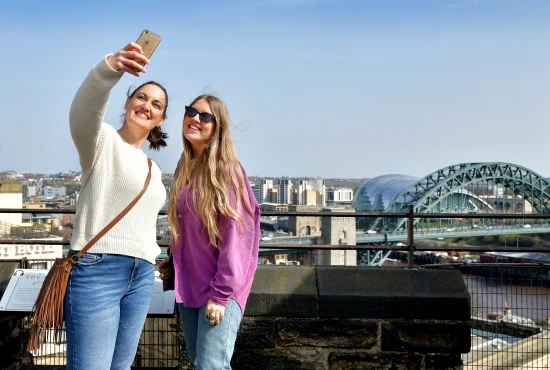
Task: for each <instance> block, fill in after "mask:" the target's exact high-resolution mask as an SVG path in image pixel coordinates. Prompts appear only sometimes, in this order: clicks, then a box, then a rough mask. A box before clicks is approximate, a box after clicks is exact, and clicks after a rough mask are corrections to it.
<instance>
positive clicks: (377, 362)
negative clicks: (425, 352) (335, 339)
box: [328, 352, 422, 370]
mask: <svg viewBox="0 0 550 370" xmlns="http://www.w3.org/2000/svg"><path fill="white" fill-rule="evenodd" d="M421 366H422V356H420V355H413V354H385V353H384V354H376V353H364V352H331V353H330V354H329V356H328V368H329V370H367V369H368V370H388V369H407V370H421V369H422V367H421Z"/></svg>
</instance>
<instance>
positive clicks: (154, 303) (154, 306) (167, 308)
mask: <svg viewBox="0 0 550 370" xmlns="http://www.w3.org/2000/svg"><path fill="white" fill-rule="evenodd" d="M175 303H176V292H174V291H173V290H169V291H167V292H163V291H162V280H161V279H160V272H159V271H155V287H154V288H153V299H152V300H151V305H150V306H149V312H147V313H150V314H165V315H171V314H173V313H174V305H175Z"/></svg>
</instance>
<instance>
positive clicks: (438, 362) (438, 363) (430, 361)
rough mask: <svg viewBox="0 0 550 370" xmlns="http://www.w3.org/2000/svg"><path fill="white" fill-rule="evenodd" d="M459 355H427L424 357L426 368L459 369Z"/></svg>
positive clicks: (429, 369) (427, 369) (431, 369)
mask: <svg viewBox="0 0 550 370" xmlns="http://www.w3.org/2000/svg"><path fill="white" fill-rule="evenodd" d="M462 366H463V364H462V359H461V358H460V355H427V356H426V358H425V365H424V367H425V369H426V370H461V369H462Z"/></svg>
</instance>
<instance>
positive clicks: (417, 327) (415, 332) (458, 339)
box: [382, 322, 471, 353]
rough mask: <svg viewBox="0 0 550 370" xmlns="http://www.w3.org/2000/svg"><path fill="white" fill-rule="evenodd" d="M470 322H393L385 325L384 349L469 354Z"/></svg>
mask: <svg viewBox="0 0 550 370" xmlns="http://www.w3.org/2000/svg"><path fill="white" fill-rule="evenodd" d="M470 341H471V338H470V326H469V325H468V324H467V323H431V322H424V323H423V322H392V323H386V324H382V350H383V351H398V352H405V351H411V352H421V353H468V352H469V351H470Z"/></svg>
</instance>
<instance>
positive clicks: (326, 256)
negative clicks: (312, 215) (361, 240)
mask: <svg viewBox="0 0 550 370" xmlns="http://www.w3.org/2000/svg"><path fill="white" fill-rule="evenodd" d="M321 211H322V212H333V213H338V212H355V210H354V209H349V208H323V209H321ZM321 235H322V238H321V240H319V242H320V243H321V241H322V240H324V242H323V244H330V245H355V241H356V239H357V234H356V223H355V218H354V217H337V216H336V217H335V216H333V217H322V220H321ZM313 264H314V265H346V266H355V265H357V251H356V250H342V249H337V250H321V249H315V250H313Z"/></svg>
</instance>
